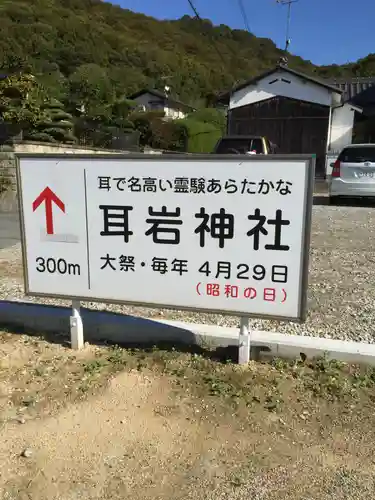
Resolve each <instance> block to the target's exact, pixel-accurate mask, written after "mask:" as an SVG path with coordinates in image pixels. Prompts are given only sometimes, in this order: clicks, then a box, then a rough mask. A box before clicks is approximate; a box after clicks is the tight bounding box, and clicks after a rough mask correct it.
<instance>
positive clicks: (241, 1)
mask: <svg viewBox="0 0 375 500" xmlns="http://www.w3.org/2000/svg"><path fill="white" fill-rule="evenodd" d="M237 1H238V6H239V8H240V11H241V14H242V17H243V20H244V23H245V28H246V29H247V31H248V32H249V33H250V24H249V19H248V17H247V14H246V9H245V6H244V3H243V0H237Z"/></svg>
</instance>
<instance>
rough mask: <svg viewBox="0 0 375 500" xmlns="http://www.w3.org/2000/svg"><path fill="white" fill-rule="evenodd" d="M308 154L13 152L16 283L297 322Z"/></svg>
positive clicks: (75, 329)
mask: <svg viewBox="0 0 375 500" xmlns="http://www.w3.org/2000/svg"><path fill="white" fill-rule="evenodd" d="M314 162H315V160H314V158H313V157H312V156H286V155H285V156H281V155H279V156H272V155H267V156H266V155H264V156H261V155H253V156H247V155H246V156H241V155H233V156H227V155H218V156H217V155H186V156H182V155H176V156H175V155H170V156H169V155H168V156H162V155H160V156H159V155H124V156H119V155H116V156H115V157H114V156H112V155H105V156H101V155H93V156H89V155H84V156H78V155H74V156H73V155H70V156H68V155H18V161H17V164H18V167H17V174H18V186H19V203H20V216H21V233H22V249H23V259H24V269H25V273H24V275H25V293H26V294H27V295H32V296H39V297H45V296H48V297H55V298H68V299H71V300H73V304H72V308H73V312H72V318H71V332H72V346H73V347H75V348H80V347H81V346H82V345H83V327H82V319H81V316H80V310H79V302H80V301H83V300H87V301H100V302H109V303H121V304H132V305H139V306H147V307H158V308H159V307H160V308H174V309H180V310H191V311H201V312H211V313H213V312H214V313H218V314H230V315H232V316H238V317H240V318H241V331H240V353H239V354H240V362H247V361H248V359H249V347H250V335H249V330H248V318H266V319H271V318H272V319H278V320H296V321H303V320H304V318H305V313H306V291H307V277H308V257H309V237H310V224H311V207H312V194H313V185H314Z"/></svg>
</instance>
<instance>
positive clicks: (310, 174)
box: [15, 153, 315, 323]
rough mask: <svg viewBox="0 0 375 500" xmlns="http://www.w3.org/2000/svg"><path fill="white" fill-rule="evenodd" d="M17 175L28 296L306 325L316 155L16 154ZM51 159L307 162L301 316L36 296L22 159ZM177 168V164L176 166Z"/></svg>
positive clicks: (299, 304)
mask: <svg viewBox="0 0 375 500" xmlns="http://www.w3.org/2000/svg"><path fill="white" fill-rule="evenodd" d="M15 158H16V174H17V192H18V207H19V218H20V232H21V248H22V263H23V269H24V288H25V295H26V296H29V297H40V298H44V297H49V298H53V299H59V300H73V301H82V302H97V303H103V304H105V303H107V304H120V305H127V306H134V307H147V308H152V309H170V310H179V311H191V312H198V313H201V314H220V315H225V316H239V317H247V318H254V319H255V318H256V319H263V320H271V321H272V320H276V321H292V322H295V323H303V322H305V321H306V316H307V291H308V276H309V258H310V235H311V219H312V206H313V194H314V183H315V155H313V154H311V155H309V154H300V155H299V154H286V155H281V154H276V155H236V154H233V155H217V154H187V153H185V154H181V153H180V154H168V155H163V154H161V155H156V154H143V153H128V154H126V153H107V154H105V153H103V154H92V153H91V154H83V153H79V154H66V153H46V154H42V153H16V154H15ZM38 158H39V159H50V160H56V161H57V162H58V161H61V160H62V159H64V161H66V160H68V161H69V160H70V161H77V160H93V161H95V160H110V159H116V160H121V159H123V160H127V161H129V160H130V161H137V160H138V161H150V162H151V163H154V164H157V163H158V162H164V163H165V162H168V163H169V162H176V163H182V162H185V161H189V162H194V161H195V160H197V161H202V160H204V161H207V162H210V163H211V162H212V164H214V163H215V161H218V160H221V161H223V159H225V160H226V161H228V162H233V163H237V164H238V163H239V162H256V163H262V162H266V161H275V162H277V161H280V162H281V161H282V162H285V161H288V160H298V161H304V162H305V187H304V207H303V210H304V213H303V220H302V249H301V259H300V270H301V273H300V281H299V285H300V293H299V297H298V315H297V316H296V317H292V318H289V317H286V316H273V315H268V314H267V315H265V314H257V313H246V314H245V313H244V312H243V311H241V312H238V311H235V310H233V311H219V310H217V309H212V310H211V309H200V308H195V307H189V306H186V307H183V306H175V305H169V304H155V303H152V304H150V303H145V302H132V301H122V300H110V299H102V298H94V297H84V296H76V295H56V294H47V293H37V292H31V291H30V288H29V280H28V274H29V273H28V266H27V252H26V248H27V243H26V231H25V218H24V210H23V194H22V189H21V186H22V182H21V177H22V174H21V167H20V160H22V159H38ZM176 168H177V169H178V165H177V166H176Z"/></svg>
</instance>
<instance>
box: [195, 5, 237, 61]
mask: <svg viewBox="0 0 375 500" xmlns="http://www.w3.org/2000/svg"><path fill="white" fill-rule="evenodd" d="M188 2H189V5H190V7H191V9H192V11H193V12H194V14H195V17H196V18H197V19H198V20H199V21H200V22H201V23H202V27H203V20H202V18H201V16H200V15H199V13H198V11H197V9H196V7H195V5H194V3H193V0H188ZM203 34H206V35H208V36H210V35H209V33H207V32H206V33H203ZM210 38H211V43H212V46H213V47H214V49H215V50H216V52H217V54H218V56H219V57H220V59H221V62H222V63H223V64H224V65H225V66H227V65H228V63H227V62H226V61H225V59H224V57H223V54H222V53H221V52H220V50H219V49H218V47H217V45H216V42H215V40H214V38H213V37H212V36H210Z"/></svg>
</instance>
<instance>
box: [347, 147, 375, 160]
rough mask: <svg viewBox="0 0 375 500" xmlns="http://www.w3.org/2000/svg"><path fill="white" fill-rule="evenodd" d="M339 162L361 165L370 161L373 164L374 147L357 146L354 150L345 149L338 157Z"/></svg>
mask: <svg viewBox="0 0 375 500" xmlns="http://www.w3.org/2000/svg"><path fill="white" fill-rule="evenodd" d="M338 159H339V161H342V162H343V163H363V162H365V161H371V162H374V163H375V145H374V146H373V147H371V146H363V147H361V146H359V147H356V148H345V149H343V151H342V152H341V153H340V156H339V157H338Z"/></svg>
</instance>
